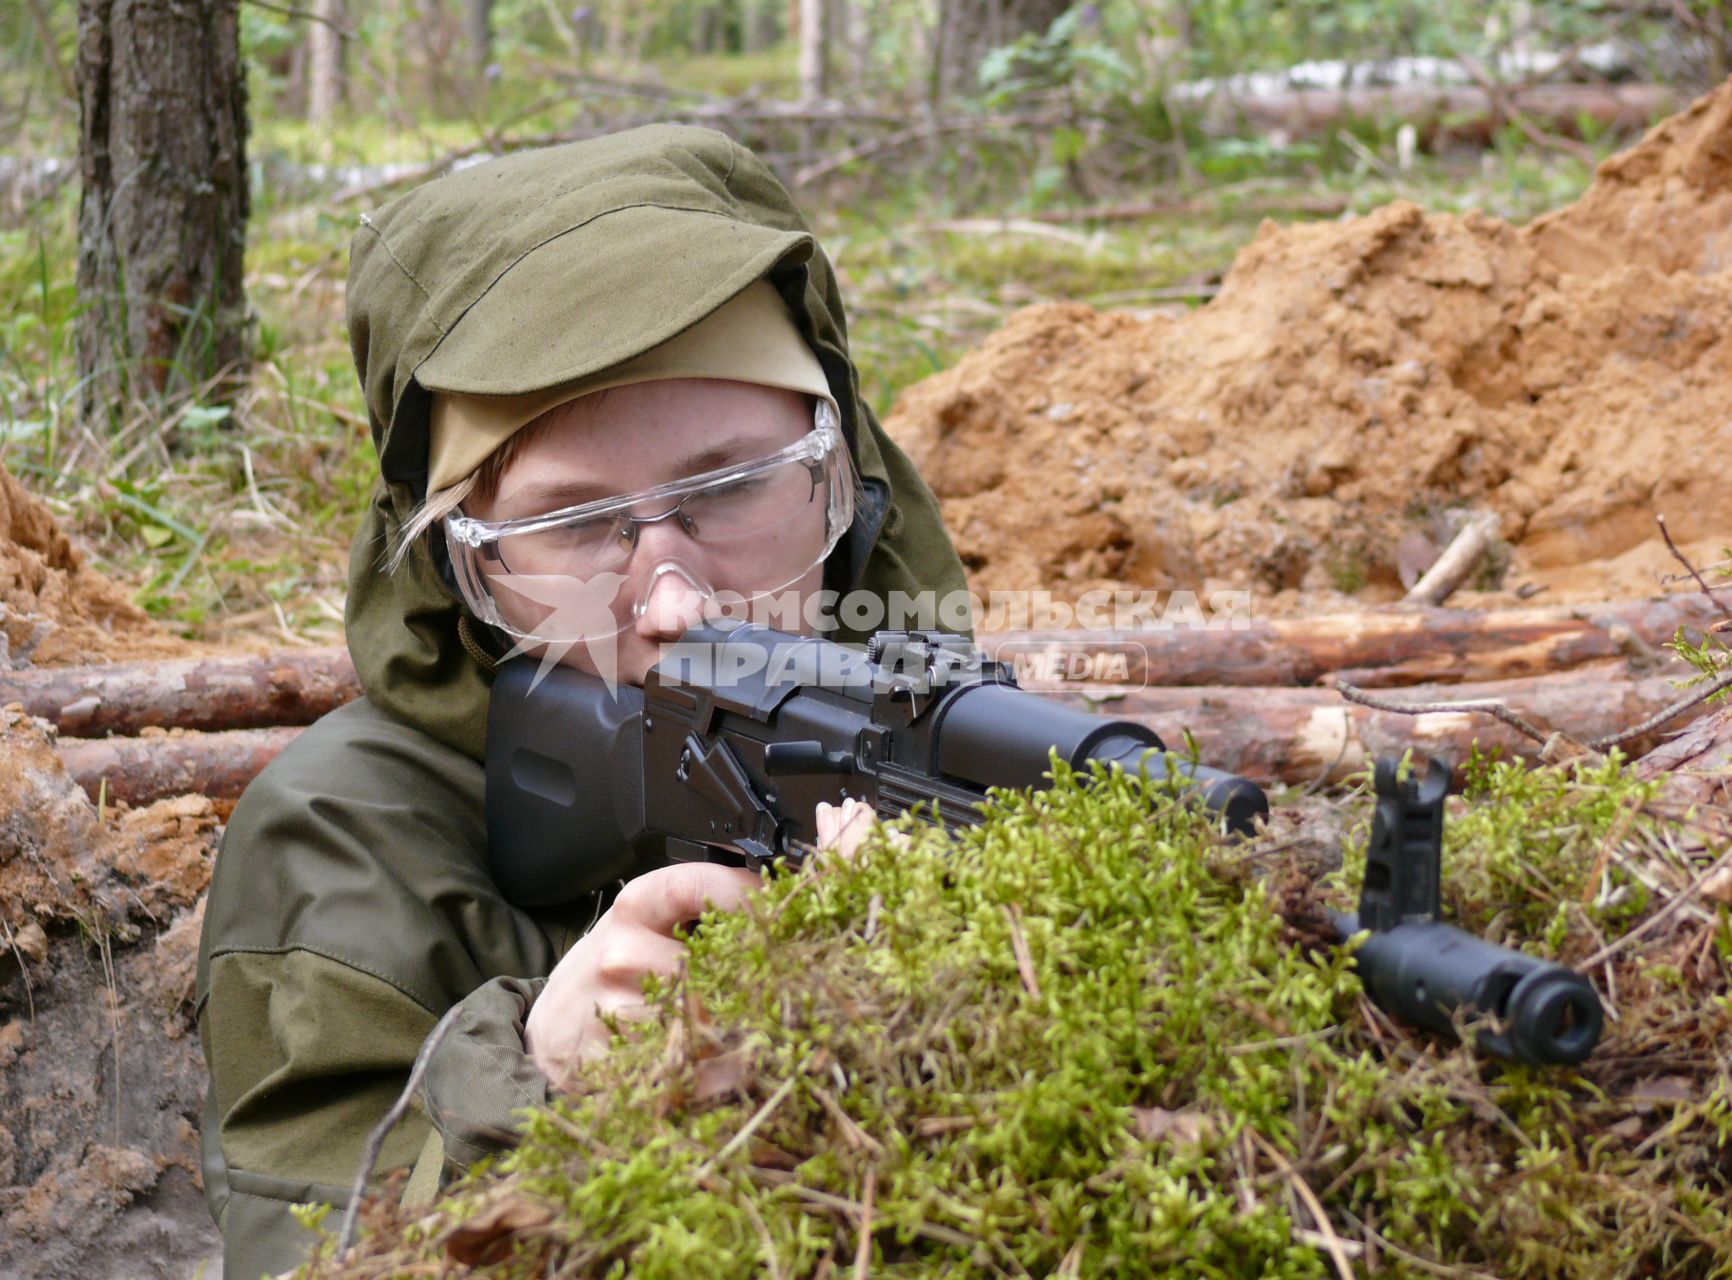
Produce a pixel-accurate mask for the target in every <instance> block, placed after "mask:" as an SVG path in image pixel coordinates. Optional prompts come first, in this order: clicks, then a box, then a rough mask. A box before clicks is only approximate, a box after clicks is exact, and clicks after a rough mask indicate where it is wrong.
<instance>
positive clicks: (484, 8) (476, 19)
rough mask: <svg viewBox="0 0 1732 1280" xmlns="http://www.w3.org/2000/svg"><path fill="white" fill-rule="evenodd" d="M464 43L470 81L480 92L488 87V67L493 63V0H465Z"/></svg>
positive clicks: (475, 89) (477, 91) (476, 90)
mask: <svg viewBox="0 0 1732 1280" xmlns="http://www.w3.org/2000/svg"><path fill="white" fill-rule="evenodd" d="M463 44H464V49H465V52H466V53H467V54H468V58H469V77H470V80H469V82H470V84H471V85H472V86H473V87H474V91H475V92H476V93H477V94H479V93H481V92H482V90H484V89H485V88H486V87H487V68H488V67H489V66H491V65H492V64H493V0H463Z"/></svg>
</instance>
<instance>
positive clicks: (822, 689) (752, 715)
mask: <svg viewBox="0 0 1732 1280" xmlns="http://www.w3.org/2000/svg"><path fill="white" fill-rule="evenodd" d="M537 667H538V664H537V663H536V661H535V660H533V659H527V658H526V659H519V660H515V661H512V662H507V663H505V664H504V665H502V666H501V667H500V669H499V671H498V673H497V674H496V675H495V677H494V681H493V689H492V695H491V699H490V709H489V712H488V725H487V762H486V772H487V843H488V859H489V865H490V867H491V870H492V874H493V878H494V881H495V882H496V883H497V884H498V886H499V888H500V889H501V891H502V892H503V893H504V895H505V896H506V898H507V899H509V900H510V901H512V902H514V903H517V904H519V905H522V906H546V905H553V904H558V903H564V902H568V901H571V900H573V899H575V898H577V897H580V896H581V895H583V894H586V893H590V892H594V891H597V890H600V889H605V888H607V887H609V886H611V885H613V884H615V883H617V882H619V881H622V880H626V879H629V878H631V877H633V876H635V875H638V874H641V873H642V872H644V871H647V870H650V869H652V868H654V867H658V866H664V865H667V864H668V863H671V862H678V861H692V860H715V859H726V860H729V861H735V862H742V863H744V864H745V865H746V866H749V867H758V866H762V865H763V864H765V863H767V862H770V861H775V860H783V859H797V858H800V857H802V856H804V855H805V854H806V853H807V852H809V851H810V849H811V847H812V846H813V845H814V844H815V843H816V841H817V830H816V826H815V813H816V809H817V805H818V803H819V802H820V801H827V802H829V803H831V804H840V803H841V802H842V801H843V800H846V799H848V798H850V797H852V798H855V799H859V800H863V801H865V802H866V803H868V804H870V805H871V806H872V807H873V809H874V810H875V811H876V812H877V813H878V815H879V816H880V817H882V818H885V819H891V818H896V817H900V816H901V815H902V814H903V813H905V812H907V811H909V810H913V809H918V811H919V812H920V813H921V814H922V815H923V816H924V817H926V818H928V819H929V820H932V821H936V822H941V823H943V824H945V825H946V826H967V825H973V824H975V823H978V822H979V821H980V820H981V817H982V814H981V809H980V804H981V801H982V800H983V799H984V798H985V794H986V790H987V788H989V787H1037V788H1038V787H1042V786H1044V785H1046V784H1047V778H1046V775H1047V773H1048V772H1049V770H1050V769H1051V753H1053V752H1054V751H1056V752H1057V754H1058V758H1059V759H1060V760H1063V761H1064V762H1066V763H1067V764H1069V765H1071V766H1072V767H1074V768H1078V769H1086V768H1087V767H1088V764H1089V762H1090V761H1095V760H1098V761H1101V762H1102V763H1105V764H1118V765H1120V766H1121V767H1123V768H1125V769H1127V770H1132V771H1134V770H1137V769H1138V768H1141V769H1143V770H1144V771H1145V772H1146V773H1147V776H1148V777H1149V778H1150V779H1152V780H1159V779H1163V778H1166V777H1167V776H1168V773H1169V770H1171V771H1172V772H1173V773H1176V774H1180V775H1182V776H1183V777H1184V778H1185V779H1186V781H1187V785H1188V786H1190V787H1194V789H1195V795H1196V797H1197V799H1198V800H1199V801H1200V802H1201V803H1202V804H1203V805H1204V806H1206V807H1207V809H1208V810H1209V811H1210V812H1212V813H1213V814H1215V815H1217V816H1218V817H1219V819H1220V820H1221V821H1222V822H1223V823H1224V824H1225V826H1226V828H1227V829H1228V830H1229V831H1232V832H1236V833H1239V834H1245V835H1248V834H1251V833H1252V832H1253V831H1254V829H1255V824H1256V819H1257V817H1258V816H1260V815H1264V814H1267V813H1268V810H1269V804H1268V800H1267V799H1266V798H1265V796H1264V795H1263V792H1262V791H1261V789H1259V788H1258V787H1257V786H1256V785H1255V784H1254V783H1252V782H1250V781H1248V780H1247V779H1244V778H1240V777H1236V776H1235V775H1233V774H1230V773H1226V772H1224V771H1222V770H1218V769H1211V768H1208V767H1206V766H1203V765H1195V764H1192V763H1190V762H1189V761H1184V760H1179V759H1177V758H1175V757H1172V756H1169V755H1167V754H1166V753H1165V747H1164V745H1163V744H1162V742H1161V740H1160V738H1159V737H1158V736H1156V735H1155V734H1154V733H1153V732H1151V731H1150V730H1149V729H1148V728H1146V727H1145V726H1143V725H1140V724H1136V723H1134V722H1131V721H1126V720H1110V719H1106V718H1104V717H1102V716H1098V715H1094V714H1092V713H1090V712H1087V711H1081V710H1078V709H1076V708H1073V707H1068V706H1064V705H1062V704H1060V703H1058V702H1056V701H1054V700H1053V699H1051V698H1045V697H1041V696H1039V695H1038V694H1033V693H1030V692H1028V691H1026V690H1023V689H1019V688H1018V687H1017V686H1016V682H1015V680H1014V679H1013V677H1012V676H1011V674H1010V672H1009V670H1008V669H1007V668H1006V667H1005V666H1004V665H1003V664H1001V663H996V662H990V661H987V660H986V659H984V657H983V656H982V655H981V654H980V653H979V652H978V651H977V650H975V649H974V647H973V646H972V645H971V644H970V643H969V642H968V641H967V640H966V639H964V638H962V637H959V636H952V635H946V634H944V633H940V632H931V631H886V632H880V633H879V634H878V635H876V636H874V637H873V638H872V640H871V642H870V643H869V645H868V647H867V649H866V651H865V652H864V653H861V652H859V651H857V650H854V649H849V648H846V647H844V646H842V645H839V644H835V643H833V642H831V641H827V640H821V639H816V638H811V637H799V636H794V635H790V634H788V633H786V632H780V631H774V630H771V629H769V628H767V627H762V626H757V625H752V624H747V623H743V622H737V621H730V620H723V621H718V622H714V623H706V624H704V625H702V626H699V627H696V628H694V629H693V630H691V631H689V632H687V633H686V635H685V637H684V638H683V639H682V640H681V641H680V643H679V644H678V645H677V646H675V648H674V650H673V652H672V653H671V654H669V655H668V656H667V657H664V658H663V660H662V661H661V662H659V663H658V664H657V665H656V666H655V667H654V668H652V669H651V671H650V672H649V673H648V675H647V676H646V678H645V680H644V687H643V688H642V689H636V688H633V687H631V686H620V687H618V688H614V689H610V688H609V687H608V686H607V685H606V684H604V683H603V682H602V681H601V680H600V679H598V678H597V677H595V676H592V675H587V674H585V673H582V672H579V671H576V670H573V669H571V668H569V667H564V666H559V667H555V668H553V669H552V670H551V671H550V672H548V673H547V674H546V676H545V677H542V676H540V675H539V673H538V670H537ZM1391 776H1392V777H1393V774H1392V775H1391ZM1446 782H1447V778H1446ZM1440 803H1441V801H1440ZM1382 812H1383V810H1382V809H1381V808H1380V809H1379V813H1380V815H1381V814H1382ZM1439 815H1440V816H1439V821H1441V809H1440V810H1439ZM1432 866H1433V868H1434V869H1435V866H1436V860H1435V859H1434V860H1433V863H1432ZM1434 874H1435V871H1434ZM1368 883H1369V880H1368ZM1403 883H1405V881H1403ZM1362 912H1363V904H1362ZM1371 918H1372V917H1371V916H1369V915H1368V916H1367V919H1368V920H1370V919H1371ZM1379 918H1381V917H1379ZM1338 927H1345V924H1344V923H1343V922H1338ZM1367 927H1372V926H1369V925H1368V926H1367ZM1414 927H1415V926H1414V925H1413V924H1403V925H1401V928H1405V929H1408V930H1409V932H1408V933H1405V934H1403V933H1400V929H1395V930H1393V931H1392V932H1391V933H1390V935H1389V936H1390V937H1391V938H1394V939H1395V942H1394V944H1393V946H1386V947H1385V948H1384V949H1383V951H1382V952H1378V953H1377V954H1380V955H1381V954H1387V955H1389V956H1391V957H1394V958H1397V959H1398V960H1399V963H1397V964H1396V970H1398V971H1399V972H1400V973H1402V974H1404V973H1405V972H1406V969H1405V968H1402V967H1401V966H1402V965H1408V966H1409V967H1412V966H1413V960H1412V957H1413V956H1414V955H1416V954H1417V955H1419V956H1420V963H1419V965H1418V967H1419V968H1421V969H1423V968H1424V964H1425V963H1426V962H1427V961H1428V956H1427V955H1425V954H1422V953H1425V949H1426V948H1427V947H1431V946H1434V945H1436V944H1437V943H1438V942H1439V941H1443V942H1450V943H1453V942H1454V938H1453V937H1452V936H1448V935H1459V937H1460V938H1461V939H1465V941H1466V942H1467V943H1469V944H1472V946H1473V947H1475V948H1480V949H1482V950H1483V952H1484V953H1495V954H1496V955H1497V956H1498V957H1500V958H1506V959H1507V958H1510V957H1513V958H1514V960H1516V961H1526V962H1527V963H1528V964H1531V965H1538V964H1540V963H1541V962H1539V961H1534V960H1530V959H1529V958H1528V957H1525V956H1522V955H1521V954H1520V953H1519V952H1510V951H1505V950H1504V949H1503V948H1499V947H1493V946H1491V945H1490V944H1489V943H1485V942H1482V941H1480V940H1479V939H1476V938H1473V937H1471V936H1470V935H1467V934H1463V933H1461V932H1460V931H1459V930H1451V929H1450V927H1449V926H1447V925H1432V926H1431V928H1433V929H1435V930H1444V931H1446V934H1439V935H1435V936H1434V937H1433V938H1432V940H1431V941H1429V942H1424V943H1417V938H1418V935H1416V934H1414V933H1413V932H1412V930H1413V929H1414ZM1348 932H1352V930H1351V929H1349V930H1348ZM1398 934H1399V935H1400V936H1399V937H1397V935H1398ZM1344 936H1345V935H1344ZM1416 943H1417V945H1416ZM1460 950H1461V948H1460V945H1459V943H1456V944H1455V946H1454V951H1452V952H1451V954H1452V955H1453V954H1455V952H1459V951H1460ZM1372 951H1373V946H1372V945H1368V946H1367V947H1366V948H1365V949H1364V950H1362V951H1361V952H1360V957H1361V959H1360V964H1361V968H1362V970H1363V969H1364V966H1365V963H1366V961H1365V958H1364V957H1365V956H1366V955H1367V954H1368V953H1371V952H1372ZM1473 954H1474V955H1475V956H1480V955H1481V954H1482V953H1481V951H1475V952H1473ZM1392 963H1393V961H1392ZM1557 967H1558V966H1555V965H1554V966H1550V968H1552V969H1556V968H1557ZM1564 972H1566V973H1567V972H1568V971H1564ZM1424 973H1425V974H1426V975H1429V974H1430V973H1431V970H1430V969H1424ZM1391 981H1393V982H1394V984H1395V985H1396V986H1397V987H1400V986H1401V983H1402V982H1403V981H1405V978H1403V977H1400V976H1398V977H1395V978H1393V979H1391ZM1366 985H1367V987H1368V988H1369V989H1372V991H1373V995H1374V998H1377V999H1378V1000H1379V1001H1380V1002H1384V1001H1386V1000H1388V999H1390V998H1391V997H1389V996H1386V995H1384V994H1381V992H1380V990H1379V989H1377V988H1374V987H1373V984H1372V982H1371V979H1370V978H1369V977H1368V978H1367V980H1366ZM1434 989H1435V990H1437V991H1439V992H1442V991H1444V990H1445V989H1446V988H1444V987H1438V986H1435V980H1434ZM1448 989H1449V990H1453V988H1448ZM1463 990H1464V992H1466V990H1467V989H1466V988H1464V989H1463ZM1401 992H1402V993H1404V994H1405V995H1406V996H1408V997H1412V996H1413V995H1414V992H1413V989H1412V987H1411V985H1409V986H1407V987H1401ZM1589 995H1590V997H1591V995H1592V989H1591V988H1589ZM1410 1006H1413V1007H1420V1008H1426V1007H1428V1006H1427V1001H1426V988H1424V987H1420V988H1419V991H1418V999H1417V1001H1415V1000H1413V999H1411V998H1410V999H1408V1002H1407V1004H1399V1005H1398V1004H1393V1003H1392V1004H1387V1005H1386V1007H1389V1008H1391V1009H1393V1010H1395V1011H1397V1012H1400V1013H1402V1014H1403V1016H1409V1017H1413V1020H1414V1021H1417V1022H1419V1023H1420V1024H1421V1025H1425V1026H1436V1027H1439V1029H1442V1030H1449V1029H1451V1027H1452V1025H1453V1024H1452V1022H1451V1020H1450V1018H1449V1016H1448V1015H1447V1014H1446V1015H1445V1016H1444V1017H1443V1019H1442V1022H1441V1025H1440V1024H1439V1022H1438V1020H1437V1018H1436V1017H1435V1016H1431V1020H1430V1021H1427V1020H1426V1019H1425V1018H1421V1017H1414V1016H1413V1015H1412V1014H1411V1013H1409V1012H1408V1009H1409V1007H1410ZM1524 1007H1525V1006H1524ZM1593 1008H1594V1012H1595V1014H1596V1015H1597V1014H1598V1010H1599V1005H1598V1003H1597V1001H1596V1002H1595V1003H1594V1005H1593ZM1594 1026H1595V1034H1597V1029H1598V1022H1597V1017H1596V1021H1595V1024H1594ZM1500 1043H1501V1042H1500ZM1521 1043H1522V1044H1523V1045H1525V1044H1526V1043H1527V1041H1526V1040H1524V1041H1522V1042H1521ZM1481 1047H1482V1048H1487V1049H1488V1050H1489V1051H1492V1052H1498V1051H1499V1046H1498V1044H1494V1043H1491V1042H1489V1041H1487V1040H1486V1039H1485V1037H1483V1036H1482V1037H1481ZM1587 1047H1589V1048H1591V1047H1592V1040H1591V1038H1590V1041H1589V1044H1588V1046H1587ZM1583 1052H1585V1049H1584V1051H1583ZM1505 1056H1508V1055H1507V1054H1506V1055H1505ZM1564 1060H1573V1059H1564Z"/></svg>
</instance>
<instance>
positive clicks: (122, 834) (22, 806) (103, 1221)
mask: <svg viewBox="0 0 1732 1280" xmlns="http://www.w3.org/2000/svg"><path fill="white" fill-rule="evenodd" d="M216 834H217V821H216V814H215V811H214V810H213V808H212V806H211V803H210V801H209V800H207V799H205V798H204V797H202V796H185V797H181V798H179V799H175V800H165V801H161V802H159V803H157V804H154V805H151V806H150V807H149V808H145V809H139V810H136V811H131V812H120V813H115V812H112V811H111V812H108V813H98V812H97V810H96V808H95V806H93V805H92V804H91V803H90V801H89V800H88V799H87V798H86V796H85V794H84V792H83V791H82V790H80V788H79V786H78V784H77V783H76V782H74V781H73V780H72V779H71V778H69V777H68V776H67V774H66V771H65V770H64V768H62V767H61V765H60V762H59V760H58V759H57V758H56V756H55V754H54V749H53V739H52V736H51V734H50V733H49V731H48V730H47V729H46V728H45V726H44V725H43V724H42V722H40V721H33V720H30V719H27V718H25V717H23V716H21V715H19V714H17V713H16V712H9V711H0V1222H3V1223H4V1228H3V1229H0V1275H5V1276H8V1277H17V1278H18V1280H50V1278H52V1280H59V1278H60V1277H74V1276H76V1277H80V1280H84V1278H86V1277H96V1278H99V1280H100V1278H104V1277H114V1278H115V1280H118V1278H119V1277H123V1276H124V1277H143V1276H164V1277H168V1276H174V1277H182V1276H186V1275H190V1274H193V1272H194V1270H195V1268H196V1266H197V1264H198V1263H199V1262H201V1261H203V1260H204V1259H206V1258H209V1257H210V1256H212V1255H213V1254H214V1253H215V1252H217V1250H218V1246H217V1240H216V1230H215V1227H214V1226H213V1225H212V1224H211V1221H210V1215H209V1212H208V1210H207V1209H206V1208H205V1205H204V1196H203V1194H202V1185H201V1178H200V1173H199V1167H198V1139H197V1130H196V1125H197V1122H198V1117H199V1111H200V1108H201V1106H202V1104H203V1101H204V1088H205V1071H204V1060H203V1057H202V1055H201V1054H200V1052H199V1045H198V1036H197V1034H196V1032H195V1028H194V1022H193V1018H192V998H193V984H194V974H195V967H196V964H197V959H198V935H199V928H200V924H201V920H202V915H203V893H204V890H205V887H206V885H207V884H208V883H209V879H210V866H211V859H212V855H213V851H214V847H215V841H216Z"/></svg>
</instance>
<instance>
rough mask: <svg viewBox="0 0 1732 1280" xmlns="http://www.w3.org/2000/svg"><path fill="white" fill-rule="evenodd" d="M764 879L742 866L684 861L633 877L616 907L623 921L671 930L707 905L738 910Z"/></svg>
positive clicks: (615, 909)
mask: <svg viewBox="0 0 1732 1280" xmlns="http://www.w3.org/2000/svg"><path fill="white" fill-rule="evenodd" d="M761 883H762V882H761V881H760V880H759V879H758V877H757V875H756V873H754V872H751V871H747V870H745V869H744V868H742V867H723V866H719V865H717V864H716V863H713V862H680V863H676V864H675V865H673V866H671V867H658V868H656V869H655V870H654V871H647V872H645V873H644V874H643V875H641V876H639V877H637V879H635V880H632V881H630V882H629V883H628V884H627V885H626V886H625V888H623V889H621V890H620V891H619V897H617V898H615V899H614V902H613V910H614V911H615V912H617V913H618V914H619V917H620V920H621V922H622V923H625V924H635V925H641V926H643V927H644V928H646V929H653V930H655V931H656V932H657V933H662V934H671V933H673V931H674V929H675V928H677V927H678V926H680V925H682V924H686V923H688V922H689V921H692V920H696V919H697V918H698V917H699V916H701V915H702V914H703V913H704V909H705V908H706V907H709V906H714V907H718V908H720V909H721V910H723V911H735V910H738V909H739V908H740V907H741V906H742V905H744V904H745V901H746V899H747V898H749V897H750V896H751V895H752V893H753V892H754V891H755V890H756V889H757V888H758V887H759V886H760V884H761Z"/></svg>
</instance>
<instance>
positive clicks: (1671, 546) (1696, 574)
mask: <svg viewBox="0 0 1732 1280" xmlns="http://www.w3.org/2000/svg"><path fill="white" fill-rule="evenodd" d="M1654 523H1655V524H1657V525H1659V526H1660V536H1661V537H1662V538H1664V539H1665V540H1666V550H1668V551H1670V552H1671V553H1672V559H1674V560H1676V561H1677V562H1678V563H1679V564H1681V565H1683V566H1684V570H1685V572H1687V573H1688V574H1689V575H1690V576H1691V577H1692V578H1694V579H1695V580H1696V585H1697V586H1698V587H1700V588H1702V594H1703V595H1705V596H1707V597H1708V602H1709V603H1710V604H1712V605H1713V606H1714V607H1715V608H1716V609H1719V610H1721V611H1722V612H1723V613H1725V614H1726V615H1727V616H1728V617H1732V608H1728V607H1727V606H1726V605H1725V604H1724V603H1723V602H1722V601H1721V600H1720V597H1719V596H1717V595H1715V594H1714V588H1713V587H1711V586H1709V585H1708V583H1707V580H1706V579H1704V578H1703V577H1702V573H1701V571H1700V570H1699V569H1697V568H1696V566H1695V565H1693V564H1691V563H1690V558H1689V557H1688V556H1686V555H1685V554H1684V553H1683V552H1682V551H1680V550H1678V544H1677V543H1676V542H1673V541H1672V531H1671V530H1670V529H1668V528H1667V527H1666V517H1665V516H1663V515H1660V514H1658V513H1656V514H1655V516H1654Z"/></svg>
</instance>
